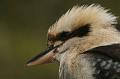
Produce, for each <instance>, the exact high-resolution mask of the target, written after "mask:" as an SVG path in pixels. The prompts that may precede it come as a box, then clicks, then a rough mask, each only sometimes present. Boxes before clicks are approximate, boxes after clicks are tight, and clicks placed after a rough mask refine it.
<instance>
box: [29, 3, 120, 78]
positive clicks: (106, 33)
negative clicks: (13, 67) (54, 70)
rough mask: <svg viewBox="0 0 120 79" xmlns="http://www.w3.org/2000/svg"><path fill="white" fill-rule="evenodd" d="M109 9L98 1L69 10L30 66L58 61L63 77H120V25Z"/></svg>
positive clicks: (49, 32) (55, 25) (30, 62)
mask: <svg viewBox="0 0 120 79" xmlns="http://www.w3.org/2000/svg"><path fill="white" fill-rule="evenodd" d="M108 11H109V10H107V9H104V8H103V7H101V6H100V5H95V4H92V5H83V6H74V7H73V8H72V9H70V10H68V11H67V12H66V13H65V14H64V15H62V17H60V19H59V20H58V21H56V22H55V24H53V25H52V26H51V27H50V28H49V30H48V35H47V36H48V48H47V49H46V50H45V51H43V52H42V53H40V54H38V55H37V56H35V57H34V58H33V59H31V60H30V61H28V62H27V66H32V65H36V64H44V63H49V62H55V61H57V62H58V63H59V65H60V66H59V78H60V79H120V26H119V25H118V23H117V20H116V19H117V17H116V16H114V15H113V14H112V13H110V12H108Z"/></svg>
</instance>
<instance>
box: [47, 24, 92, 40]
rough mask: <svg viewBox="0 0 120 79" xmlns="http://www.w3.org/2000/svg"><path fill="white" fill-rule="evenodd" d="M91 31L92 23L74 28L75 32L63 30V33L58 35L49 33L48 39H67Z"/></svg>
mask: <svg viewBox="0 0 120 79" xmlns="http://www.w3.org/2000/svg"><path fill="white" fill-rule="evenodd" d="M89 32H90V24H86V25H84V26H82V27H80V28H78V29H76V30H74V31H73V32H67V31H63V32H62V33H59V34H58V35H57V36H53V35H49V36H48V40H49V41H58V40H60V41H65V40H68V39H69V38H72V37H83V36H87V35H88V33H89Z"/></svg>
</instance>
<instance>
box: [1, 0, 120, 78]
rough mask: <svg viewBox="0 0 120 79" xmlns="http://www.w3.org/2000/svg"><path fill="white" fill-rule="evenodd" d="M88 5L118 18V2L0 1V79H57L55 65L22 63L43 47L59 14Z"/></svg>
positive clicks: (113, 0)
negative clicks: (107, 11)
mask: <svg viewBox="0 0 120 79" xmlns="http://www.w3.org/2000/svg"><path fill="white" fill-rule="evenodd" d="M92 3H97V4H100V5H102V6H103V7H105V8H109V9H110V10H111V12H113V13H114V14H115V15H116V16H120V0H0V79H58V65H57V64H47V65H38V66H34V67H29V68H27V67H25V62H26V61H27V60H28V59H29V58H31V57H32V56H33V55H35V54H36V53H38V52H40V51H42V50H43V49H44V48H45V47H46V39H47V38H46V33H47V29H48V28H49V26H50V25H52V24H53V23H54V22H55V21H56V20H57V19H58V18H59V17H60V16H61V15H62V14H63V13H65V12H66V11H67V10H68V9H69V8H72V6H73V5H83V4H92ZM118 20H119V19H118Z"/></svg>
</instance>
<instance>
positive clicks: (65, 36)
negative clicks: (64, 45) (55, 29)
mask: <svg viewBox="0 0 120 79" xmlns="http://www.w3.org/2000/svg"><path fill="white" fill-rule="evenodd" d="M69 35H70V32H62V33H60V34H59V40H61V41H64V40H65V39H67V37H68V36H69Z"/></svg>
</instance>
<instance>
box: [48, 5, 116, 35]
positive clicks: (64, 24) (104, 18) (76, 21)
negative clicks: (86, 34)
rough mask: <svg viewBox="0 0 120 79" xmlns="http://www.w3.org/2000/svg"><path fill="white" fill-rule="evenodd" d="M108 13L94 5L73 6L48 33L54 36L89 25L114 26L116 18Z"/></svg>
mask: <svg viewBox="0 0 120 79" xmlns="http://www.w3.org/2000/svg"><path fill="white" fill-rule="evenodd" d="M108 11H109V10H108V9H104V8H103V7H101V6H100V5H95V4H92V5H90V6H87V5H83V6H81V7H79V6H74V7H73V8H72V9H70V10H68V11H67V12H66V14H64V15H63V16H62V17H61V18H60V19H59V20H58V21H57V22H56V23H55V24H54V25H53V26H51V27H50V29H49V30H48V33H52V34H54V35H56V34H58V33H60V32H63V31H72V30H74V29H77V28H79V27H82V26H84V25H85V24H90V25H91V26H92V27H108V26H111V24H116V23H117V21H116V18H117V17H116V16H114V15H113V14H111V13H109V12H108Z"/></svg>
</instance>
